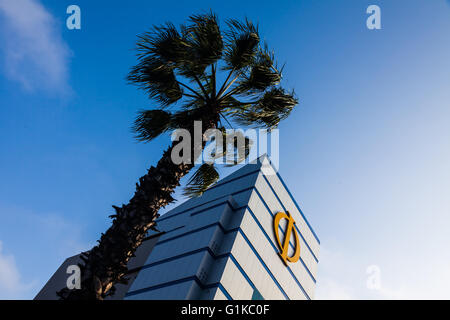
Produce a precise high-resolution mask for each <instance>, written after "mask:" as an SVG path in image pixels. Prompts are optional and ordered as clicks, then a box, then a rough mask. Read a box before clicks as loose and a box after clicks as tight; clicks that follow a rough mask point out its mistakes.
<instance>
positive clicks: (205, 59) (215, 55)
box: [180, 12, 223, 80]
mask: <svg viewBox="0 0 450 320" xmlns="http://www.w3.org/2000/svg"><path fill="white" fill-rule="evenodd" d="M189 22H190V24H189V25H187V26H182V31H181V33H182V39H183V43H185V44H186V46H187V48H186V57H187V59H186V61H184V63H183V64H182V65H180V74H182V75H184V76H186V77H189V78H194V79H196V80H197V79H198V78H199V77H201V76H202V75H203V73H204V71H205V69H206V67H208V66H209V65H211V64H213V63H215V62H216V61H217V60H218V59H220V58H221V56H222V50H223V40H222V34H221V31H220V28H219V23H218V21H217V17H216V16H215V15H214V14H213V13H212V12H210V13H206V14H199V15H192V16H190V17H189Z"/></svg>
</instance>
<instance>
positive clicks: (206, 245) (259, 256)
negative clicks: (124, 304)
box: [36, 157, 320, 300]
mask: <svg viewBox="0 0 450 320" xmlns="http://www.w3.org/2000/svg"><path fill="white" fill-rule="evenodd" d="M157 225H158V229H159V230H160V231H161V232H160V233H156V232H152V233H150V234H149V237H148V240H147V241H145V242H144V244H143V245H142V246H141V247H140V248H139V251H138V252H137V254H136V258H134V259H133V260H131V261H130V263H129V265H128V268H129V270H130V274H129V277H130V281H129V283H128V285H125V286H124V285H120V286H119V287H118V290H117V292H116V294H115V295H114V296H113V297H112V299H126V300H135V299H138V300H140V299H207V300H212V299H228V300H232V299H233V300H240V299H266V300H272V299H287V300H299V299H300V300H303V299H312V298H313V297H314V289H315V284H316V274H317V264H318V257H319V246H320V241H319V239H318V237H317V235H316V234H315V233H314V231H313V229H312V228H311V226H310V225H309V223H308V221H307V220H306V218H305V216H304V215H303V213H302V211H301V210H300V208H299V206H298V205H297V203H296V201H295V200H294V198H293V197H292V195H291V194H290V192H289V190H288V189H287V187H286V185H285V184H284V182H283V180H282V179H281V177H280V176H279V174H278V173H277V172H275V170H274V168H273V167H272V166H271V164H270V161H269V160H268V158H266V157H264V158H260V159H259V161H258V162H257V164H248V165H245V166H243V167H242V168H240V169H239V170H237V171H235V172H234V173H232V174H231V175H229V176H228V177H226V178H224V179H222V180H221V181H219V182H218V183H217V184H216V185H214V186H213V187H211V188H210V189H208V190H207V191H206V192H205V193H204V194H203V195H202V196H201V197H198V198H193V199H190V200H188V201H186V202H184V203H182V204H181V205H180V206H178V207H176V208H175V209H173V210H171V211H169V212H168V213H166V214H164V215H162V216H161V217H160V218H159V219H158V223H157ZM286 235H287V236H288V239H287V240H286V239H285V236H286ZM70 259H72V260H70ZM76 259H77V257H72V258H69V259H68V260H66V262H65V263H64V264H63V265H62V266H61V267H60V269H58V271H57V273H55V275H54V276H53V277H52V279H50V281H49V282H48V283H47V285H46V286H45V287H44V288H43V289H42V290H41V292H40V293H39V294H38V296H37V297H36V299H52V298H53V292H54V288H55V287H59V288H61V286H62V285H64V281H65V280H64V279H66V278H67V275H66V274H65V269H66V268H67V265H68V264H70V263H73V262H74V261H76ZM69 260H70V261H69Z"/></svg>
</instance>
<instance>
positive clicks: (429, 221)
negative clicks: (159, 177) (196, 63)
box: [0, 0, 450, 299]
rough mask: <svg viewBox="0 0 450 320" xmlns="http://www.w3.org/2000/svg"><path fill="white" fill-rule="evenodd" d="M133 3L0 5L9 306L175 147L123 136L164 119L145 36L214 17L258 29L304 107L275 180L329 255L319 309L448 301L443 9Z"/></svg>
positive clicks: (449, 81) (448, 83) (449, 9)
mask: <svg viewBox="0 0 450 320" xmlns="http://www.w3.org/2000/svg"><path fill="white" fill-rule="evenodd" d="M129 3H130V4H129V5H128V6H124V5H123V4H122V5H121V4H120V3H119V2H117V1H100V0H97V1H87V0H77V1H63V0H59V1H55V0H53V1H50V0H45V1H44V0H41V1H39V0H0V148H1V157H0V177H1V182H0V218H1V223H0V299H2V298H3V299H4V298H23V299H28V298H33V297H34V295H35V294H36V293H37V292H38V291H39V289H40V288H41V287H42V285H43V284H44V283H45V282H46V281H47V280H48V278H49V277H50V276H51V274H52V273H53V272H54V271H55V270H56V268H57V267H58V266H59V265H60V263H61V262H62V261H63V260H64V258H66V257H68V256H71V255H73V254H76V253H78V252H79V251H80V250H85V249H89V247H91V246H92V245H93V244H94V243H95V241H96V239H97V238H98V236H99V234H100V232H102V231H104V230H105V229H106V228H107V227H108V226H109V223H110V222H109V219H108V218H107V216H108V215H109V214H111V212H112V211H111V210H112V209H111V205H112V204H116V205H117V204H121V203H123V202H126V201H127V200H128V199H129V198H130V197H131V195H132V193H133V191H134V184H135V182H136V181H137V178H138V177H139V176H141V175H142V174H143V173H144V172H145V169H146V168H148V167H149V166H150V165H151V164H155V163H156V161H157V160H158V159H159V157H160V156H161V153H162V149H163V148H164V147H165V146H166V145H167V143H168V141H169V138H168V137H166V136H165V137H161V138H158V139H157V140H156V141H154V142H152V143H150V144H139V143H137V142H135V141H134V140H133V137H132V134H131V132H130V129H129V128H130V124H131V122H132V120H133V118H134V116H135V113H136V111H137V110H139V109H141V108H145V107H152V106H153V105H154V104H153V103H152V102H150V101H149V100H148V99H147V98H146V96H145V95H144V94H143V92H141V91H139V90H137V89H136V88H135V87H133V86H130V85H127V84H126V82H125V80H124V78H125V76H126V74H127V72H128V70H129V68H130V67H131V66H132V65H134V63H135V56H134V52H133V48H134V44H135V41H136V35H138V34H140V33H142V32H144V31H146V30H148V28H149V27H150V26H151V25H153V24H160V23H163V22H166V21H172V22H174V23H175V24H178V23H182V22H183V21H185V19H186V18H187V17H188V16H189V15H190V14H193V13H199V12H201V11H205V10H209V9H210V8H211V9H213V10H214V11H215V12H216V13H217V14H218V15H219V17H220V18H221V20H222V21H223V20H224V19H226V18H230V17H234V18H243V17H244V16H247V17H249V18H250V19H251V20H253V21H258V22H259V24H260V30H261V34H262V35H263V37H264V38H265V40H267V42H268V43H269V45H270V47H272V48H274V49H275V51H276V55H277V59H278V60H279V62H281V63H286V66H285V73H284V76H285V80H284V81H285V82H284V84H285V86H287V87H290V88H294V89H295V91H296V92H297V94H298V96H299V99H300V104H299V106H298V108H296V110H295V111H294V112H293V113H292V115H291V117H290V118H289V119H287V120H286V121H285V122H284V123H282V125H281V126H280V137H281V146H280V156H281V160H280V174H281V175H282V176H283V178H284V180H285V182H286V184H287V185H288V187H289V188H290V190H291V192H292V194H293V195H294V196H295V197H296V200H297V202H299V204H300V206H301V207H302V209H303V211H304V213H305V215H306V216H307V217H308V219H309V221H310V223H311V225H312V226H313V228H314V229H315V231H316V233H317V234H318V235H319V237H320V239H321V244H322V246H321V256H320V262H319V274H318V276H317V279H318V286H317V293H316V298H321V299H327V298H340V299H346V298H361V299H377V298H385V299H396V298H447V299H448V298H450V294H449V293H448V289H447V288H448V287H449V286H450V273H449V272H448V270H450V252H449V250H448V244H449V243H450V233H449V232H448V228H449V225H450V197H449V196H448V194H450V126H449V125H448V123H449V119H450V90H449V87H450V60H449V59H448V57H449V56H450V41H449V40H450V39H449V36H450V2H449V1H446V0H397V1H382V0H371V1H364V0H345V1H331V0H330V1H325V0H323V1H277V2H273V1H261V0H260V1H221V2H218V1H217V2H215V1H177V2H176V3H174V2H161V1H158V2H156V1H143V0H142V1H137V0H135V1H131V2H129ZM71 4H77V5H79V6H80V8H81V13H82V28H81V30H68V29H67V28H66V26H65V19H66V18H67V14H66V8H67V6H69V5H71ZM371 4H377V5H379V6H380V8H381V23H382V29H381V30H368V29H367V28H366V23H365V21H366V18H367V17H368V15H367V14H366V8H367V7H368V6H369V5H371ZM371 265H375V266H377V267H378V268H379V270H380V280H381V288H380V289H379V290H371V289H368V288H367V286H366V281H367V279H368V274H367V273H366V271H367V268H368V267H369V266H371Z"/></svg>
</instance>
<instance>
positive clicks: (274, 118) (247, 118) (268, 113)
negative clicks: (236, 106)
mask: <svg viewBox="0 0 450 320" xmlns="http://www.w3.org/2000/svg"><path fill="white" fill-rule="evenodd" d="M297 103H298V100H297V98H296V97H295V94H294V92H293V91H292V92H291V93H286V91H285V90H284V89H282V88H277V87H275V88H272V89H270V90H268V91H266V92H265V93H264V95H263V96H262V97H261V98H260V99H259V100H258V101H256V102H254V103H253V104H249V105H247V108H243V109H240V110H239V111H238V112H230V115H231V116H232V117H233V118H234V119H235V120H236V121H237V122H238V123H240V124H242V125H245V126H250V127H266V128H275V127H277V126H278V123H279V122H280V121H281V120H284V119H285V118H287V117H288V116H289V114H290V113H291V111H292V109H293V108H294V106H295V105H297ZM249 106H250V107H249Z"/></svg>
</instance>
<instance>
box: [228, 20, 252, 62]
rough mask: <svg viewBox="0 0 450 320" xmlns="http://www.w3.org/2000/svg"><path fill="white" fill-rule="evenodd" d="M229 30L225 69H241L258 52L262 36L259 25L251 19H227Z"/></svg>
mask: <svg viewBox="0 0 450 320" xmlns="http://www.w3.org/2000/svg"><path fill="white" fill-rule="evenodd" d="M227 25H228V27H229V31H227V32H226V33H225V50H224V60H225V63H226V64H225V67H224V69H225V70H241V69H243V68H246V67H248V66H249V65H250V64H251V63H252V62H253V59H254V58H255V55H256V53H257V49H258V45H259V41H260V37H259V33H258V27H257V26H255V25H254V24H253V23H252V22H251V21H249V20H247V19H246V20H245V22H240V21H238V20H236V19H230V20H228V21H227Z"/></svg>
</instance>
